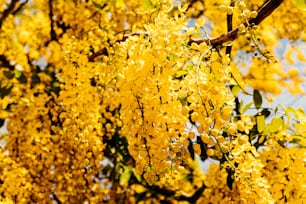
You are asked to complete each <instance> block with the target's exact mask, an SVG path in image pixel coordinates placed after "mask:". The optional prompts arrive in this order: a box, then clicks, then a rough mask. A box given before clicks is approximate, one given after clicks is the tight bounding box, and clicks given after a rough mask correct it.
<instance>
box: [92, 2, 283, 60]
mask: <svg viewBox="0 0 306 204" xmlns="http://www.w3.org/2000/svg"><path fill="white" fill-rule="evenodd" d="M283 1H284V0H267V1H266V2H265V3H264V4H263V5H261V6H260V7H259V9H258V10H257V16H256V18H250V19H248V21H247V22H246V24H247V23H248V24H250V25H258V24H260V23H261V22H262V21H263V20H264V19H265V18H267V17H268V16H269V15H270V14H271V13H273V11H274V10H275V9H277V8H278V7H279V6H280V5H281V3H282V2H283ZM228 18H231V17H228ZM228 20H229V21H231V19H228ZM228 26H229V27H228V30H229V31H228V32H227V33H224V34H222V35H220V36H218V37H215V38H198V39H195V38H190V40H189V42H188V44H189V45H191V44H192V43H196V44H201V43H206V44H210V45H212V46H214V47H215V46H219V45H222V44H223V43H226V42H229V41H233V40H235V39H236V38H237V36H238V26H237V27H235V28H234V29H233V30H231V25H228ZM135 35H148V33H146V32H135V33H129V34H124V35H123V38H122V39H120V40H117V41H115V42H123V41H125V40H126V39H127V38H128V37H130V36H135ZM101 55H108V52H107V49H106V48H105V47H104V48H102V49H101V50H99V51H97V52H95V53H93V54H92V55H90V56H88V61H90V62H94V61H95V58H97V57H99V56H101Z"/></svg>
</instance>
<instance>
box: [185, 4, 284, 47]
mask: <svg viewBox="0 0 306 204" xmlns="http://www.w3.org/2000/svg"><path fill="white" fill-rule="evenodd" d="M282 2H283V0H267V1H266V2H265V3H264V4H263V5H262V6H261V7H260V8H259V9H258V10H257V16H256V18H252V19H249V20H248V22H249V24H251V25H258V24H260V23H261V22H262V21H263V20H264V19H265V18H266V17H268V16H269V15H270V14H271V13H272V12H273V11H274V10H275V9H277V8H278V7H279V6H280V5H281V3H282ZM237 34H238V27H235V28H234V29H233V30H232V31H230V32H227V33H225V34H222V35H220V36H218V37H215V38H212V39H207V38H201V39H194V38H191V39H190V41H189V44H191V43H197V44H200V43H203V42H205V43H207V44H211V45H212V46H218V45H222V44H223V43H225V42H229V41H233V40H235V39H236V38H237Z"/></svg>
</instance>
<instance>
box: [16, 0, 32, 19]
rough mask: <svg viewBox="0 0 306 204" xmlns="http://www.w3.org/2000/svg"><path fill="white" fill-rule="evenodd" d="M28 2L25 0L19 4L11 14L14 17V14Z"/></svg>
mask: <svg viewBox="0 0 306 204" xmlns="http://www.w3.org/2000/svg"><path fill="white" fill-rule="evenodd" d="M28 2H29V0H26V1H24V2H23V3H21V4H20V5H19V6H18V7H17V8H16V10H15V11H14V12H13V13H12V14H13V15H15V14H16V13H18V12H19V11H20V10H21V9H22V7H24V6H25V5H26V4H27V3H28Z"/></svg>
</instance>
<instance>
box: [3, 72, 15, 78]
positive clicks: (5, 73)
mask: <svg viewBox="0 0 306 204" xmlns="http://www.w3.org/2000/svg"><path fill="white" fill-rule="evenodd" d="M2 73H3V75H4V76H5V77H6V78H7V79H12V78H13V77H14V73H13V72H11V71H7V70H3V72H2Z"/></svg>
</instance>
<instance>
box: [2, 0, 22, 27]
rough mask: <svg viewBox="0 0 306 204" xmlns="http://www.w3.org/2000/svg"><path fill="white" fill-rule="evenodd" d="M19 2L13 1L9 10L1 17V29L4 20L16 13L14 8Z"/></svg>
mask: <svg viewBox="0 0 306 204" xmlns="http://www.w3.org/2000/svg"><path fill="white" fill-rule="evenodd" d="M17 2H18V0H12V1H11V3H10V4H9V6H8V7H7V9H5V10H4V11H3V13H2V15H1V17H0V29H1V27H2V24H3V22H4V20H5V19H6V18H7V17H8V16H9V15H10V14H11V13H12V12H13V11H14V8H15V6H16V4H17Z"/></svg>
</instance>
